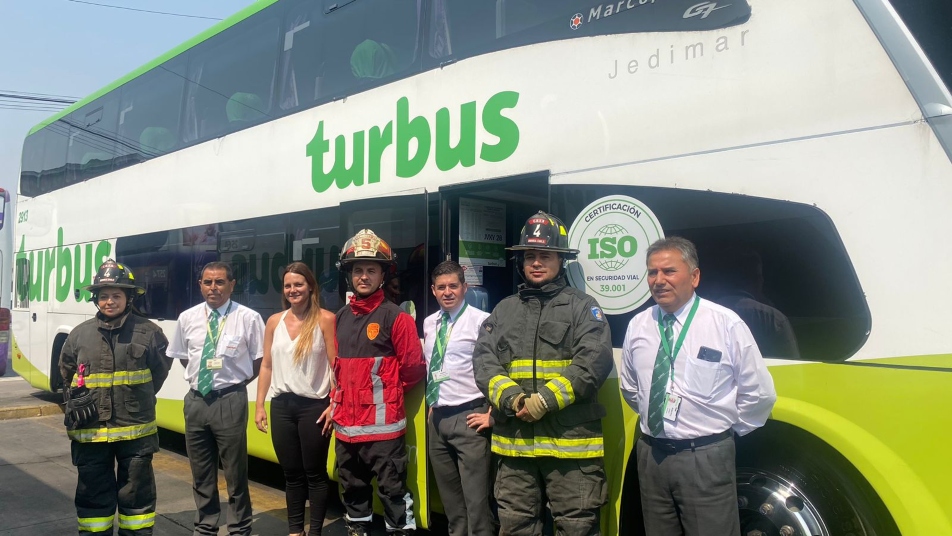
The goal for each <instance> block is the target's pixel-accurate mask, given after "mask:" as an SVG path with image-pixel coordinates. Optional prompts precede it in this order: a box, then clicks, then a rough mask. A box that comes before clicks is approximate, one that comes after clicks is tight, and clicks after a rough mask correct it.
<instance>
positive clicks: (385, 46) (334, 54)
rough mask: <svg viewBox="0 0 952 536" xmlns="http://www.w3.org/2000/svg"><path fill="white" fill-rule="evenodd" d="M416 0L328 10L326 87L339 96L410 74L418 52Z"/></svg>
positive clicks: (387, 0)
mask: <svg viewBox="0 0 952 536" xmlns="http://www.w3.org/2000/svg"><path fill="white" fill-rule="evenodd" d="M419 17H420V15H419V14H418V12H417V2H415V1H413V0H372V1H362V2H354V3H351V4H347V5H345V6H343V7H341V8H338V9H335V10H333V11H331V12H330V13H329V14H328V15H326V18H327V21H326V24H325V25H324V32H325V34H324V36H325V41H324V42H325V43H329V44H330V45H329V47H328V48H325V60H324V64H323V71H324V72H323V75H324V76H323V83H324V88H323V91H324V92H325V93H326V94H327V95H331V96H339V95H343V94H350V93H354V92H355V91H361V90H363V89H365V88H369V87H373V86H377V85H380V84H381V83H385V82H387V81H390V80H392V79H394V78H397V77H399V76H402V75H405V74H407V73H408V72H409V71H410V70H411V67H412V66H413V65H415V64H416V60H417V58H418V57H419V53H418V51H417V43H418V41H419V40H418V39H417V37H418V29H419V24H418V21H419Z"/></svg>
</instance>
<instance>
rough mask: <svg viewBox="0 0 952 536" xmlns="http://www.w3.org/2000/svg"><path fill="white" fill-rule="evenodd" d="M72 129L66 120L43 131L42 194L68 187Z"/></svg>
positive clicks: (52, 124)
mask: <svg viewBox="0 0 952 536" xmlns="http://www.w3.org/2000/svg"><path fill="white" fill-rule="evenodd" d="M70 135H71V129H70V126H69V124H68V123H67V122H66V120H64V119H60V120H59V121H55V122H53V123H51V124H50V125H47V126H46V127H45V128H44V129H43V130H42V136H43V137H44V138H45V140H44V142H43V169H42V170H41V171H40V188H39V190H40V193H45V192H52V191H53V190H57V189H59V188H62V187H63V186H65V185H66V149H67V147H68V144H69V137H70Z"/></svg>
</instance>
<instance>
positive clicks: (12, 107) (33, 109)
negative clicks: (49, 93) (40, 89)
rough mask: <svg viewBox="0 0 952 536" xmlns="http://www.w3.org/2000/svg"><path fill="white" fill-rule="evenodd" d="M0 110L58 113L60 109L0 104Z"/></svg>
mask: <svg viewBox="0 0 952 536" xmlns="http://www.w3.org/2000/svg"><path fill="white" fill-rule="evenodd" d="M0 109H3V110H23V111H25V112H58V111H60V110H62V108H37V107H34V106H17V105H9V104H4V103H0Z"/></svg>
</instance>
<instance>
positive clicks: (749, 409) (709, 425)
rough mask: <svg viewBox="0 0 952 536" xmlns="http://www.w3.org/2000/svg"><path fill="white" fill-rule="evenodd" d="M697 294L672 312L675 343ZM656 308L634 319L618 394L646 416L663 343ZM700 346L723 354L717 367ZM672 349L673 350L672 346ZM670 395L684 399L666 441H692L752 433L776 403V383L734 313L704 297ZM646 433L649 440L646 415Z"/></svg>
mask: <svg viewBox="0 0 952 536" xmlns="http://www.w3.org/2000/svg"><path fill="white" fill-rule="evenodd" d="M693 304H694V297H693V296H692V298H691V299H690V300H688V302H687V303H686V304H685V305H684V306H683V307H681V309H679V310H678V311H676V312H675V313H674V314H675V316H676V317H677V321H676V322H675V324H674V337H673V339H674V341H675V342H676V341H677V340H678V337H679V335H680V333H681V330H682V329H683V328H684V322H685V321H687V318H688V315H689V313H690V310H691V306H692V305H693ZM659 314H660V315H662V316H663V315H664V314H665V313H664V311H662V310H661V308H660V307H658V306H657V305H655V306H654V307H651V308H650V309H648V310H646V311H642V312H641V313H639V314H638V315H637V316H635V317H634V318H632V319H631V322H630V323H629V324H628V331H627V332H626V333H625V342H624V346H622V357H621V378H620V380H621V391H622V396H624V398H625V401H627V402H628V405H630V406H631V407H632V409H634V410H635V411H636V412H637V413H638V414H639V415H642V416H645V415H647V414H648V398H649V394H650V392H651V376H652V374H653V372H654V364H655V358H656V357H657V355H658V347H659V345H660V344H661V332H660V330H659V329H658V315H659ZM702 346H706V347H707V348H710V349H712V350H716V351H719V352H720V353H721V358H720V361H719V362H710V361H705V360H702V359H699V358H698V352H699V351H700V349H701V347H702ZM672 350H673V348H672ZM669 392H671V393H672V394H675V395H679V396H680V397H681V406H680V410H679V412H678V415H677V419H676V420H674V421H672V420H669V419H664V436H663V437H667V438H672V439H694V438H697V437H702V436H706V435H711V434H717V433H720V432H723V431H725V430H728V429H733V430H734V431H735V432H737V433H738V434H740V435H744V434H747V433H749V432H751V431H753V430H755V429H757V428H759V427H761V426H763V425H764V423H765V422H766V421H767V417H768V416H769V415H770V410H771V409H772V408H773V405H774V402H775V401H776V399H777V393H776V391H774V384H773V378H772V377H771V376H770V372H769V371H768V370H767V366H766V364H765V363H764V359H763V357H762V356H761V355H760V350H758V349H757V343H756V342H754V337H753V335H751V333H750V330H749V329H748V328H747V325H746V324H744V322H743V320H741V319H740V317H739V316H737V314H736V313H734V312H733V311H731V310H730V309H727V308H726V307H722V306H720V305H717V304H716V303H713V302H710V301H708V300H705V299H701V300H700V303H699V304H698V309H697V313H696V314H695V316H694V320H693V321H692V322H691V325H690V326H689V327H688V332H687V334H686V335H685V338H684V343H683V345H682V346H681V349H680V350H679V351H678V354H677V355H676V356H675V360H674V373H673V377H672V378H671V379H670V380H669ZM640 422H641V432H642V433H643V434H645V435H650V430H649V429H648V422H647V419H646V418H642V419H640Z"/></svg>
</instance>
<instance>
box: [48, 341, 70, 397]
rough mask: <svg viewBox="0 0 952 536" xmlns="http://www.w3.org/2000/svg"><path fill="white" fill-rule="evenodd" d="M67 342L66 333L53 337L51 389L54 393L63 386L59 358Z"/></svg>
mask: <svg viewBox="0 0 952 536" xmlns="http://www.w3.org/2000/svg"><path fill="white" fill-rule="evenodd" d="M65 343H66V335H63V334H60V335H57V336H56V338H55V339H53V352H52V353H51V354H50V391H52V392H54V393H55V392H56V391H58V390H60V389H62V388H63V377H62V376H61V375H60V371H59V359H60V352H62V351H63V344H65Z"/></svg>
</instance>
